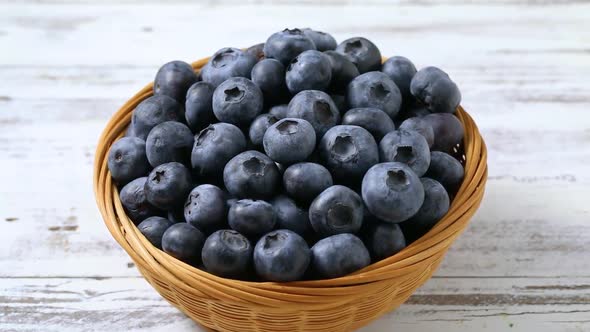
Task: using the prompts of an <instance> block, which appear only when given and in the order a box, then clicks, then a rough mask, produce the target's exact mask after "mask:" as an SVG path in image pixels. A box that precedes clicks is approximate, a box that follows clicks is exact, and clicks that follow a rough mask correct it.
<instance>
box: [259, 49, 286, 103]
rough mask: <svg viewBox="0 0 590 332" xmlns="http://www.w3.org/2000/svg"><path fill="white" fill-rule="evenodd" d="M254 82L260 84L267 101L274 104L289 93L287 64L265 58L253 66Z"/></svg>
mask: <svg viewBox="0 0 590 332" xmlns="http://www.w3.org/2000/svg"><path fill="white" fill-rule="evenodd" d="M252 82H254V84H256V85H258V87H259V88H260V90H261V91H262V94H263V95H264V99H265V101H266V102H267V103H270V104H274V103H276V102H277V101H280V100H281V99H284V98H285V96H286V95H287V94H288V92H287V85H286V83H285V66H283V64H282V63H281V62H280V61H278V60H276V59H264V60H261V61H260V62H258V63H257V64H256V65H255V66H254V68H252Z"/></svg>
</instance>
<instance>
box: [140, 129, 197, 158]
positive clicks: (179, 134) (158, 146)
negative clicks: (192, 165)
mask: <svg viewBox="0 0 590 332" xmlns="http://www.w3.org/2000/svg"><path fill="white" fill-rule="evenodd" d="M194 142H195V138H194V137H193V133H192V132H191V130H190V129H189V128H188V127H187V126H186V125H184V124H182V123H180V122H176V121H167V122H163V123H160V124H159V125H157V126H155V127H154V128H153V129H152V131H150V134H149V135H148V137H147V140H146V142H145V147H146V154H147V159H148V160H149V162H150V164H151V165H152V166H153V167H156V166H158V165H161V164H164V163H169V162H173V161H176V162H179V163H183V164H186V165H188V164H189V160H190V155H191V148H192V147H193V144H194Z"/></svg>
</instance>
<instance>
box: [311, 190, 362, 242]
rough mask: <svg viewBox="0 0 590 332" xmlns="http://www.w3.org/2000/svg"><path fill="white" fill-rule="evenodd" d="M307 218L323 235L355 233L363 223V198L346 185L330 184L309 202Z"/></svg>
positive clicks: (316, 230) (317, 231)
mask: <svg viewBox="0 0 590 332" xmlns="http://www.w3.org/2000/svg"><path fill="white" fill-rule="evenodd" d="M309 220H310V221H311V226H312V227H313V229H314V230H315V232H316V233H318V234H319V235H320V236H323V237H325V236H330V235H335V234H342V233H356V232H358V230H359V229H360V228H361V226H362V224H363V200H362V199H361V197H360V196H359V195H358V194H357V193H355V192H354V191H352V190H351V189H350V188H348V187H345V186H340V185H336V186H331V187H329V188H328V189H326V190H324V191H323V192H322V193H321V194H320V195H319V196H318V197H316V199H314V200H313V202H312V203H311V206H310V207H309Z"/></svg>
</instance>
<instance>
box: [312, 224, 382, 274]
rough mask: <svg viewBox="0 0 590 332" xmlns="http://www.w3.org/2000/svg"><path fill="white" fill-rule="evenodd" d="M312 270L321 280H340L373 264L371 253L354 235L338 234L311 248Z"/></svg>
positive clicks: (320, 241)
mask: <svg viewBox="0 0 590 332" xmlns="http://www.w3.org/2000/svg"><path fill="white" fill-rule="evenodd" d="M311 264H312V270H313V271H314V272H315V273H316V274H317V275H318V276H319V277H321V278H327V279H331V278H338V277H342V276H345V275H347V274H350V273H352V272H354V271H357V270H360V269H362V268H364V267H366V266H367V265H369V264H371V256H370V255H369V251H368V250H367V248H366V247H365V245H364V244H363V241H361V240H360V239H359V238H358V237H356V236H355V235H353V234H337V235H332V236H330V237H327V238H325V239H322V240H319V241H318V242H317V243H316V244H315V245H314V246H313V247H311Z"/></svg>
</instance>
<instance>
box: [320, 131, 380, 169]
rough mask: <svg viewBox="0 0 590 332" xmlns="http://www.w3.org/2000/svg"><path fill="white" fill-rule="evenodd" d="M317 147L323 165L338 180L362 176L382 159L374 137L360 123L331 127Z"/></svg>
mask: <svg viewBox="0 0 590 332" xmlns="http://www.w3.org/2000/svg"><path fill="white" fill-rule="evenodd" d="M318 149H319V152H320V157H321V159H322V161H323V164H324V165H325V166H326V167H327V168H328V169H329V170H330V172H331V173H332V176H334V177H335V178H337V179H345V180H350V179H360V178H361V177H362V176H363V175H364V174H365V172H366V171H367V170H368V169H369V168H370V167H371V166H373V165H375V164H376V163H378V162H379V151H378V149H377V143H376V142H375V139H374V138H373V136H372V135H371V133H369V132H368V131H367V130H366V129H364V128H361V127H359V126H349V125H340V126H335V127H333V128H331V129H330V130H328V131H327V132H326V134H325V135H324V137H322V139H321V141H320V143H319V145H318Z"/></svg>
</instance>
